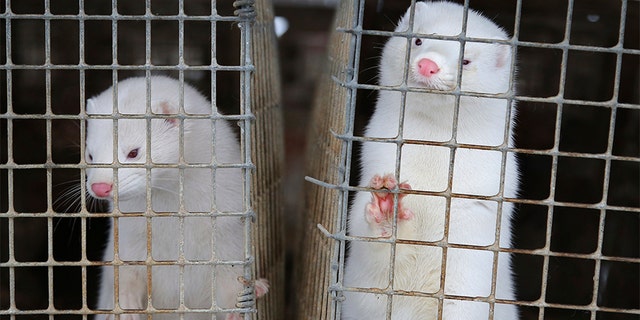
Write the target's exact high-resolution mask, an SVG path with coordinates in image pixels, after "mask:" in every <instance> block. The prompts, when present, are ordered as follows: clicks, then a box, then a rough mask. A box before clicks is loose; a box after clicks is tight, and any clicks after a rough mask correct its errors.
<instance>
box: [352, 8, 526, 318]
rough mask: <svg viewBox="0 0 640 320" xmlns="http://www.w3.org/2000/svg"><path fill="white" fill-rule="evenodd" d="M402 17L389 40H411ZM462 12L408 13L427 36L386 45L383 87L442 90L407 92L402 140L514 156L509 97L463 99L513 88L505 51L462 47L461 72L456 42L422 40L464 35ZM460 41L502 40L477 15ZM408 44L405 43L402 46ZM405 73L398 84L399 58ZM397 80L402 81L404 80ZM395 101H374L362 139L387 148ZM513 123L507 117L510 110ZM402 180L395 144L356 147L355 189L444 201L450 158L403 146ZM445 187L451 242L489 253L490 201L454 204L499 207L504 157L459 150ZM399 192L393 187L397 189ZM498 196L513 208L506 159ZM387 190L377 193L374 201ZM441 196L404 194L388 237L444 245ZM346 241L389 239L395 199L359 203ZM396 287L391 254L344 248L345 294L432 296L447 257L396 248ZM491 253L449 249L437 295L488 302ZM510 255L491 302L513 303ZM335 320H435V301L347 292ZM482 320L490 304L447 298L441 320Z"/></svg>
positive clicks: (383, 248) (394, 126)
mask: <svg viewBox="0 0 640 320" xmlns="http://www.w3.org/2000/svg"><path fill="white" fill-rule="evenodd" d="M410 12H411V8H409V10H407V12H406V13H405V15H404V16H403V17H402V18H401V20H400V22H399V24H398V26H397V28H396V29H395V31H396V32H408V31H410V28H409V22H410ZM463 12H464V8H463V7H462V6H461V5H458V4H454V3H449V2H416V4H415V16H414V20H413V22H414V24H413V32H414V33H417V34H423V35H425V37H423V38H417V37H414V38H412V39H409V40H407V38H406V37H392V38H390V39H389V41H388V42H387V44H386V45H385V47H384V49H383V52H382V57H381V61H380V85H382V86H390V87H394V86H401V85H403V84H405V83H406V85H407V86H408V87H409V88H426V89H436V90H441V91H443V93H427V92H416V91H410V92H408V93H407V94H406V103H405V108H404V120H403V121H404V122H403V125H402V128H403V131H402V136H401V138H403V139H411V140H423V141H432V142H457V143H459V144H464V145H474V146H491V147H500V146H511V145H512V138H511V135H510V133H508V132H507V130H508V129H507V128H508V127H509V125H513V118H507V111H508V109H509V108H511V106H510V105H509V102H508V100H507V99H506V98H504V97H502V98H499V97H497V98H488V97H487V98H481V97H471V96H466V95H464V93H482V94H505V93H508V92H509V88H510V87H511V81H512V78H513V73H514V72H513V70H512V63H511V61H512V60H511V59H512V58H511V47H510V46H509V45H504V44H495V43H486V42H485V43H481V42H471V41H467V42H466V43H465V50H464V55H463V58H462V61H460V59H459V57H460V48H461V43H460V41H458V40H444V39H430V38H428V37H427V36H426V35H442V36H457V35H459V34H460V33H461V32H462V20H463ZM466 35H467V37H473V38H483V39H500V40H506V39H508V36H507V34H506V33H505V32H504V31H503V30H502V29H501V28H499V27H498V26H496V25H495V24H494V23H493V22H492V21H490V20H489V19H487V18H485V17H483V16H481V15H480V14H479V13H478V12H476V11H473V10H469V11H468V23H467V29H466ZM408 41H410V42H408ZM407 49H409V50H410V53H409V65H408V66H409V69H408V70H406V73H407V74H406V75H405V60H406V51H407ZM460 67H462V79H460V80H461V90H462V93H463V95H461V96H460V102H459V114H458V122H457V131H456V132H455V136H454V130H453V124H454V111H455V110H456V98H455V96H454V95H453V93H451V91H453V90H454V89H455V88H456V85H457V83H458V81H457V76H458V71H459V68H460ZM405 79H406V80H405ZM402 101H403V99H402V93H401V92H400V91H392V90H384V89H381V90H380V91H379V96H378V100H377V103H376V106H375V111H374V113H373V116H372V118H371V120H370V122H369V124H368V125H367V127H366V132H365V136H367V137H375V138H396V137H398V136H399V127H400V126H399V122H400V120H399V119H400V115H401V112H402V103H403V102H402ZM511 112H512V114H513V113H514V111H511ZM401 148H402V149H401V161H400V172H399V175H398V172H396V151H397V145H396V144H395V143H384V142H365V143H363V145H362V154H361V158H360V164H361V166H362V177H361V180H360V186H363V187H371V188H374V189H395V190H398V189H413V190H422V191H429V192H446V191H447V190H448V187H449V170H450V169H449V168H450V160H451V153H452V152H451V150H452V149H451V148H450V147H447V146H433V145H432V146H429V145H421V144H409V143H405V144H404V145H402V147H401ZM453 159H454V165H453V178H452V183H451V185H450V187H451V189H450V191H451V192H452V193H453V196H452V197H451V207H450V208H451V210H450V221H449V229H448V230H449V232H448V242H449V243H451V244H464V245H476V246H489V245H492V244H494V242H495V234H496V224H497V216H498V207H499V204H500V203H499V202H498V201H489V200H479V199H473V198H468V197H464V196H463V197H459V196H456V195H469V196H488V197H490V196H497V195H499V193H500V189H501V179H500V176H501V171H502V168H501V167H502V165H503V162H504V160H503V154H502V152H500V151H496V150H479V149H473V148H468V147H464V146H462V147H458V148H455V149H454V158H453ZM396 178H398V179H399V181H397V179H396ZM502 186H504V196H505V197H515V196H516V193H517V188H518V169H517V164H516V161H515V158H514V156H513V154H508V155H507V157H506V163H505V178H504V183H503V185H502ZM383 191H384V190H383ZM446 208H447V201H446V197H444V196H438V195H433V196H429V195H417V194H409V195H407V194H402V195H401V196H400V202H399V204H398V211H397V238H398V239H403V240H413V241H441V240H443V239H444V235H445V233H444V232H445V228H444V227H445V216H446ZM512 212H513V205H512V204H511V203H508V202H503V203H502V219H501V230H500V231H501V232H500V240H499V245H500V247H502V248H508V247H510V246H511V216H512ZM348 218H349V219H348V235H350V236H360V237H371V238H380V237H382V238H384V237H389V236H391V235H392V234H393V229H392V226H393V219H394V217H393V196H391V195H390V194H389V193H384V192H377V193H373V192H358V193H356V195H355V198H354V201H353V203H352V205H351V208H350V211H349V216H348ZM395 247H396V252H395V257H394V260H393V262H394V274H393V280H392V281H390V274H389V273H390V265H391V262H392V260H391V245H390V244H385V243H379V242H378V243H374V242H364V241H351V242H350V243H349V251H348V257H347V260H346V264H345V273H344V283H345V285H346V286H347V287H358V288H377V289H381V290H394V291H411V292H422V293H436V292H438V290H439V289H440V287H441V268H442V262H443V261H442V260H443V256H444V252H443V251H444V250H443V248H442V247H440V246H427V245H420V244H396V245H395ZM493 257H494V255H493V253H492V252H491V251H487V250H471V249H460V248H447V249H446V259H445V260H446V272H445V273H444V274H445V279H444V285H443V288H444V294H445V295H452V296H465V297H488V296H489V295H490V293H491V282H492V269H493ZM512 277H513V276H512V272H511V262H510V256H509V254H506V253H500V254H499V255H498V267H497V284H496V298H497V299H506V300H514V298H515V294H514V284H513V279H512ZM344 294H345V300H344V301H343V303H342V319H348V320H355V319H386V310H387V302H388V300H387V299H388V297H390V298H389V299H392V301H391V308H392V310H391V316H392V319H399V320H411V319H415V320H418V319H419V320H431V319H437V316H438V300H437V299H436V298H430V297H417V296H412V295H393V296H387V295H384V294H373V293H357V292H349V291H345V293H344ZM494 315H495V317H494V319H497V320H514V319H518V317H519V316H518V310H517V308H516V307H515V306H514V305H511V304H495V314H494ZM488 318H489V303H484V302H476V301H463V300H456V299H451V298H449V299H444V303H443V310H442V319H445V320H480V319H488Z"/></svg>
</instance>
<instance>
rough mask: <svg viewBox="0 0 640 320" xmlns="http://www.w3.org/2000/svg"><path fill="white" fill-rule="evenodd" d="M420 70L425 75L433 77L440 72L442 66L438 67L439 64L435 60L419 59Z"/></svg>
mask: <svg viewBox="0 0 640 320" xmlns="http://www.w3.org/2000/svg"><path fill="white" fill-rule="evenodd" d="M418 71H419V72H420V74H421V75H423V76H425V77H431V76H432V75H434V74H436V73H438V72H440V68H439V67H438V64H436V63H435V62H433V60H430V59H426V58H425V59H420V61H418Z"/></svg>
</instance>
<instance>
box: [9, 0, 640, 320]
mask: <svg viewBox="0 0 640 320" xmlns="http://www.w3.org/2000/svg"><path fill="white" fill-rule="evenodd" d="M185 2H186V4H185V13H187V14H190V15H199V14H200V15H207V14H210V12H211V8H210V3H209V2H207V1H200V0H198V1H185ZM230 2H231V1H221V2H220V3H218V8H217V9H218V12H219V13H220V14H221V15H231V14H232V12H233V8H232V7H231V6H230ZM330 2H331V1H302V0H301V1H293V0H289V1H285V0H280V1H275V13H276V15H280V16H283V17H286V18H287V19H288V21H289V23H290V27H289V31H288V32H287V33H286V34H285V35H284V36H283V37H282V38H280V39H279V46H280V48H279V50H280V56H281V74H282V81H283V99H284V115H285V129H286V130H285V133H286V136H285V142H286V155H287V165H286V168H287V176H286V177H285V179H286V181H287V182H286V183H285V185H286V190H285V193H286V197H285V200H286V203H285V206H286V212H285V216H286V217H287V219H286V223H287V225H286V228H287V230H289V232H288V233H289V234H291V235H292V238H294V237H295V235H296V234H299V232H300V231H299V230H298V228H299V227H300V222H301V215H303V214H304V212H305V211H304V204H303V203H302V199H303V195H302V190H303V188H304V185H305V182H304V180H303V178H302V177H303V176H304V170H303V167H304V155H303V150H305V147H304V145H305V141H306V133H307V132H306V129H307V126H308V125H307V124H308V121H310V119H309V112H310V109H311V104H312V98H313V93H314V90H315V87H316V80H317V78H318V76H319V75H320V74H321V72H322V70H323V67H324V63H325V60H324V59H325V56H324V54H325V49H326V44H327V42H328V37H329V31H330V25H331V19H332V16H333V9H332V6H331V4H330ZM460 2H461V1H460ZM42 3H43V1H13V2H12V4H11V10H12V12H14V13H33V14H42V13H43V12H44V6H43V4H42ZM327 3H328V4H327ZM51 6H52V7H51V12H52V13H53V14H77V13H78V4H77V2H75V1H52V3H51ZM408 6H409V1H369V2H367V4H366V9H365V19H364V27H365V28H366V29H375V30H392V29H393V28H394V23H395V22H397V20H398V19H399V17H400V16H401V15H402V14H403V13H404V11H405V10H406V8H407V7H408ZM470 6H471V7H472V8H474V9H476V10H479V11H481V12H483V13H484V14H485V15H486V16H488V17H490V18H492V19H493V20H494V21H496V22H497V23H498V24H499V25H501V26H503V27H504V28H505V29H506V30H507V31H508V32H509V33H510V34H513V33H514V23H515V19H514V15H515V12H516V7H515V6H516V5H515V1H513V2H511V1H479V0H471V2H470ZM628 6H629V7H628V9H627V13H626V21H627V23H626V26H625V27H626V33H625V34H624V36H625V38H624V39H625V41H624V48H627V49H635V50H638V49H639V43H638V42H639V41H638V40H639V35H638V30H639V25H638V15H639V10H640V8H639V2H637V1H630V2H629V4H628ZM5 10H6V8H5V5H4V2H3V3H2V4H0V11H2V12H5ZM177 10H178V7H177V4H174V3H173V1H166V0H164V1H159V0H158V1H151V12H152V13H154V14H159V15H165V14H176V13H177ZM84 11H85V12H86V13H87V14H106V15H109V14H111V1H86V2H85V9H84ZM118 12H119V13H120V14H123V15H126V14H144V12H145V8H144V1H119V2H118ZM566 12H567V0H560V1H532V0H524V1H523V7H522V11H521V22H520V29H519V39H520V40H521V41H531V42H541V43H558V42H561V41H562V40H563V39H564V38H565V24H566V19H567V18H566V16H567V15H566ZM572 17H573V18H572V21H571V29H570V34H569V35H568V37H569V43H570V44H573V45H589V46H597V47H613V46H615V45H616V44H617V42H618V34H619V24H620V3H619V2H618V1H606V0H600V1H596V0H583V1H576V3H575V4H574V10H573V15H572ZM11 24H12V32H11V41H12V42H11V62H12V63H13V64H27V65H42V64H43V63H44V62H45V51H46V47H45V37H44V34H45V33H44V25H45V24H44V22H43V20H42V19H25V20H22V19H21V20H13V21H12V23H11ZM78 26H79V24H78V21H77V20H52V22H51V48H50V50H51V61H50V62H51V63H52V64H67V65H68V64H70V65H75V64H78V62H79V61H80V53H79V49H78V47H79V44H80V41H81V40H79V37H78V32H79V27H78ZM111 28H112V22H111V21H110V20H102V21H93V20H91V21H89V20H87V21H86V22H85V38H84V44H85V52H84V61H85V62H86V63H87V64H90V65H110V64H111V63H112V62H113V58H114V57H113V54H112V33H111V32H112V29H111ZM151 28H152V29H151V63H153V64H154V65H176V64H177V63H178V53H177V51H178V23H177V22H176V21H165V20H162V21H154V22H152V23H151ZM144 30H145V23H144V22H143V21H120V22H118V32H117V35H116V36H117V40H118V42H117V45H118V50H117V61H118V63H119V64H121V65H139V64H143V63H144V62H145V56H144V55H145V46H144V37H145V32H144ZM5 31H6V30H5V23H4V20H3V21H2V23H0V34H2V35H5ZM210 34H211V23H210V22H193V21H192V22H185V40H184V44H185V62H186V63H187V64H189V65H210V64H211V61H212V54H211V52H212V51H214V52H215V56H214V57H213V58H214V59H216V61H217V62H218V63H219V64H221V65H238V57H239V41H238V37H239V35H238V28H237V26H235V25H233V24H231V23H225V22H218V23H217V32H216V37H217V48H216V50H212V48H211V37H210ZM1 40H2V43H1V50H2V51H3V52H6V38H5V37H4V36H2V39H1ZM385 40H386V39H384V38H380V37H369V36H365V37H364V38H363V46H362V52H361V53H360V54H361V65H360V70H361V71H360V73H359V79H360V82H366V83H371V84H375V77H376V75H377V69H376V66H377V63H378V57H379V55H380V48H381V47H382V45H383V44H384V42H385ZM0 59H1V60H0V63H2V64H6V63H7V57H6V55H4V54H3V55H2V56H0ZM638 60H639V56H638V55H637V54H622V68H621V73H620V82H619V90H618V92H617V93H616V90H615V88H614V83H615V79H616V74H615V70H616V55H615V54H613V53H598V52H585V51H577V50H569V52H568V59H567V64H566V75H565V77H566V78H565V79H566V80H565V86H564V92H561V91H560V87H561V86H560V84H561V69H562V68H561V61H562V51H561V50H560V49H549V48H530V47H520V48H519V49H518V69H519V72H518V93H519V94H520V95H523V96H529V97H552V96H556V95H560V96H563V97H564V98H567V99H576V100H586V101H612V102H611V105H613V104H614V103H615V99H614V100H612V99H613V98H614V96H615V95H616V94H617V101H618V102H620V103H628V104H634V105H636V106H635V108H634V109H632V108H618V109H617V115H616V120H615V123H614V127H613V128H610V117H611V110H612V109H611V108H608V107H598V106H584V105H570V104H565V105H563V106H562V114H561V116H560V117H559V123H560V130H559V135H558V136H556V135H557V134H556V118H558V110H559V109H558V105H557V104H555V103H533V102H520V103H519V105H518V111H519V118H518V126H517V128H516V132H515V135H516V144H517V147H519V148H524V149H533V150H550V149H552V148H553V147H554V145H555V143H556V142H557V145H558V150H559V151H563V152H577V153H584V154H590V155H599V154H603V153H605V152H606V151H607V150H608V148H609V144H610V143H611V144H612V145H611V150H612V154H613V155H615V156H624V157H631V158H633V159H632V160H631V161H623V160H612V161H611V167H610V175H609V178H608V179H609V180H608V181H609V185H608V187H603V183H604V181H605V178H604V177H605V174H604V173H605V160H602V159H595V158H581V157H566V156H560V157H558V158H557V174H556V175H555V177H552V175H551V168H552V163H553V157H552V156H551V155H527V154H520V155H518V156H519V160H520V164H521V171H522V193H521V198H523V199H530V200H545V199H551V198H550V197H552V199H554V200H556V201H563V202H571V203H577V204H585V205H589V204H597V203H601V204H603V205H610V206H620V207H631V208H634V210H635V212H630V211H614V210H604V211H603V210H598V209H593V208H569V207H560V206H557V207H552V208H550V207H549V206H547V205H544V204H541V203H540V204H526V205H519V208H518V214H517V216H516V220H515V222H514V227H515V230H514V234H515V241H516V243H515V247H516V248H520V249H531V250H535V249H542V248H544V247H545V245H546V241H547V240H546V234H547V231H548V230H547V226H548V225H551V226H552V227H551V230H550V231H549V232H550V233H551V238H550V242H549V249H550V250H552V251H553V252H557V253H579V254H591V253H596V252H597V251H598V249H600V252H601V253H602V254H603V255H604V256H608V257H623V258H633V259H638V258H640V248H639V244H640V238H639V235H638V234H639V230H640V222H639V221H640V218H639V215H640V214H639V213H638V208H640V196H639V194H640V190H639V184H640V162H639V161H638V158H640V151H639V146H640V141H639V139H640V138H639V137H640V132H639V129H638V128H639V124H640V110H639V109H638V106H637V105H638V104H639V103H640V102H639V93H638V91H639V90H638V88H639V87H640V84H639V80H638V78H639V76H638V70H639V66H638ZM0 72H1V77H0V87H2V88H3V89H2V90H0V94H1V97H2V99H1V100H0V101H2V102H1V103H0V112H2V113H6V108H7V99H8V98H10V99H11V102H12V107H13V110H14V112H16V113H18V114H36V115H43V114H44V113H45V111H46V106H47V90H46V77H47V73H46V72H45V71H44V70H37V71H33V70H20V69H14V70H12V71H11V84H12V87H11V91H10V96H8V95H7V90H5V88H7V81H6V80H7V72H6V68H3V69H2V70H0ZM169 74H171V75H173V76H176V77H177V72H170V73H169ZM211 74H212V73H211V72H209V71H187V72H185V80H187V81H188V82H190V83H191V84H194V85H195V86H196V87H198V88H199V89H200V90H201V91H202V92H204V93H205V94H206V95H208V96H209V97H211V96H212V93H211V90H210V86H211V82H212V81H211ZM134 75H136V76H140V75H144V71H118V72H117V78H118V79H124V78H127V77H130V76H134ZM215 75H216V81H215V84H216V89H215V92H214V94H215V97H214V98H215V100H216V102H217V106H218V108H219V109H221V110H222V111H224V112H226V113H232V114H233V113H237V112H238V101H239V93H238V92H239V90H238V85H237V84H238V81H239V80H238V79H239V75H238V73H235V72H217V73H215ZM112 76H113V72H112V71H111V70H87V71H86V72H85V77H86V81H85V92H86V96H85V98H88V97H91V96H93V95H96V94H98V93H99V92H101V91H103V90H105V89H106V88H108V87H109V86H111V84H112ZM50 79H51V82H50V83H51V91H50V100H49V101H50V106H51V112H52V113H53V114H71V115H73V114H78V113H79V110H80V101H81V95H80V92H81V90H80V87H81V83H80V80H79V79H80V72H79V71H78V70H59V69H56V68H53V69H52V70H51V72H50ZM375 96H376V95H375V93H374V92H371V91H367V90H361V91H360V92H359V95H358V106H357V117H356V120H357V124H356V128H357V130H356V131H357V132H356V133H357V134H359V133H361V130H362V128H363V126H364V124H365V123H366V121H367V120H368V117H369V116H370V111H371V110H370V106H371V105H373V101H374V99H375ZM12 125H13V140H12V145H13V148H12V150H11V152H12V159H13V161H14V162H15V163H16V164H44V163H45V162H46V160H47V158H48V157H47V151H46V150H47V148H46V143H47V142H46V136H47V129H46V122H45V120H41V119H40V120H13V121H12ZM0 126H1V127H0V128H1V130H0V137H2V139H0V143H2V147H1V148H0V163H1V164H6V163H7V159H8V158H7V157H8V151H9V150H8V148H7V146H8V144H7V129H6V128H7V122H6V120H5V119H0ZM610 131H612V132H613V137H612V141H611V142H610V141H609V140H610V139H609V132H610ZM556 140H557V141H556ZM51 141H52V143H51V155H50V156H51V161H52V162H53V163H55V164H64V163H67V164H76V163H78V162H79V160H80V156H81V155H80V152H79V150H80V147H79V143H80V132H79V124H78V123H77V121H74V120H53V121H51ZM13 175H14V186H13V190H14V193H13V194H9V193H8V191H7V187H8V186H7V183H8V182H7V181H8V180H7V170H6V169H0V200H1V202H0V213H6V212H7V211H8V210H9V208H8V197H9V196H11V197H12V199H13V209H14V210H15V212H46V211H47V196H46V194H47V192H46V190H47V179H46V177H47V171H46V170H45V169H17V170H14V171H13ZM51 175H52V176H51V179H52V180H51V181H52V183H51V184H52V192H53V199H52V203H53V210H54V211H55V212H59V213H61V218H55V219H53V220H52V222H51V223H52V225H53V228H52V229H53V243H52V252H53V259H54V260H56V261H79V260H80V258H81V246H80V245H81V242H80V241H81V238H80V234H81V232H80V229H81V227H80V221H79V220H78V219H72V218H64V214H63V213H65V212H78V208H77V207H76V206H74V205H73V204H72V203H71V202H70V201H71V199H69V197H66V198H65V197H64V196H63V194H64V193H65V191H66V190H68V188H69V187H70V186H71V185H74V184H75V185H77V184H78V183H79V179H80V172H79V170H76V169H52V170H51ZM552 179H554V180H555V181H556V183H555V188H554V189H551V188H550V183H551V181H552ZM353 181H356V180H353ZM58 199H61V200H58ZM65 200H68V201H69V202H65ZM92 210H93V211H96V212H98V211H101V208H100V207H99V206H96V207H93V208H92ZM550 210H552V213H553V214H552V216H553V217H552V220H551V221H548V219H549V218H550V216H551V215H550V214H549V213H550ZM603 214H604V216H602V215H603ZM601 219H604V238H603V239H600V240H599V239H598V231H599V228H600V220H601ZM14 221H15V236H14V237H15V238H14V250H15V251H14V252H15V255H14V257H15V259H16V260H17V261H18V262H33V261H48V253H47V252H48V245H47V228H48V226H47V219H44V218H16V219H15V220H14ZM549 222H550V223H549ZM7 228H8V225H7V219H6V218H0V263H1V262H6V261H8V248H9V244H8V229H7ZM105 228H106V223H105V221H101V219H95V218H94V219H90V220H89V221H87V244H86V245H87V258H88V259H89V260H92V261H98V260H100V256H101V253H100V251H101V246H102V244H103V243H104V241H105V240H104V238H105V230H106V229H105ZM287 243H295V241H287ZM293 249H294V248H291V247H290V248H287V250H288V252H289V253H290V255H291V254H293V252H294V250H293ZM290 260H292V259H290ZM543 261H544V256H542V255H539V254H516V255H515V259H514V268H515V272H516V274H517V286H518V290H517V291H518V299H520V300H524V301H546V302H548V303H558V304H567V305H571V306H574V308H572V309H573V310H571V309H565V310H562V309H554V308H546V309H545V317H544V318H545V319H554V320H555V319H590V312H589V311H584V310H580V309H581V308H586V306H587V305H589V304H590V303H591V302H592V300H593V299H594V297H593V296H592V295H593V287H594V270H595V269H594V268H595V261H594V260H593V259H587V258H574V257H550V258H549V265H548V277H547V287H546V288H545V291H546V294H545V295H544V296H541V295H542V290H541V281H542V268H543ZM636 261H637V260H636ZM14 270H15V277H16V282H15V283H16V286H15V300H16V305H17V307H18V309H20V310H33V309H46V308H47V306H48V301H49V297H48V286H49V283H48V280H47V278H48V276H47V272H48V271H47V268H46V267H17V268H15V269H14ZM294 270H295V266H293V265H291V264H289V266H288V272H294ZM639 275H640V265H639V264H638V263H637V262H636V263H633V262H619V261H602V264H601V267H600V275H599V280H600V283H599V290H598V293H597V294H598V296H597V297H596V300H597V305H598V306H601V307H606V308H623V309H640V294H639V291H640V289H639V286H640V276H639ZM96 276H97V270H95V268H87V294H88V302H89V304H90V305H92V304H93V302H94V299H95V295H94V292H95V291H96V283H95V281H96V279H97V278H96ZM291 278H293V277H291ZM81 280H82V274H81V268H80V267H56V268H53V283H52V285H53V288H54V289H53V303H54V307H55V308H56V309H62V310H63V309H73V310H77V309H80V308H81V307H82V299H81V292H82V282H81ZM8 282H9V271H8V268H6V267H0V309H3V310H6V309H7V308H8V307H9V288H8ZM521 311H522V313H523V319H538V312H539V310H538V309H537V308H535V307H523V308H521ZM5 318H6V319H8V318H9V317H8V316H3V317H0V319H5ZM17 318H18V319H48V317H47V316H46V315H41V316H17ZM76 318H77V319H80V318H81V316H68V315H61V316H56V319H76ZM597 319H620V320H621V319H624V320H627V319H629V320H631V319H634V320H637V319H639V317H638V316H637V315H630V314H622V313H614V312H612V313H605V312H598V313H597Z"/></svg>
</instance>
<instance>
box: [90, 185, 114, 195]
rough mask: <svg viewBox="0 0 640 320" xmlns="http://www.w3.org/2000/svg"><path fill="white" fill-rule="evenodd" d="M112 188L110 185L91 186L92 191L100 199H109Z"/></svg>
mask: <svg viewBox="0 0 640 320" xmlns="http://www.w3.org/2000/svg"><path fill="white" fill-rule="evenodd" d="M111 186H112V185H111V184H110V183H103V182H101V183H94V184H92V185H91V190H92V191H93V193H95V194H96V196H98V197H108V196H109V193H111Z"/></svg>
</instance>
